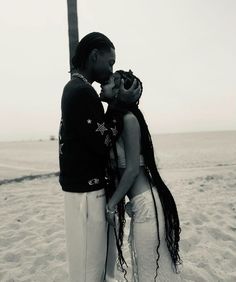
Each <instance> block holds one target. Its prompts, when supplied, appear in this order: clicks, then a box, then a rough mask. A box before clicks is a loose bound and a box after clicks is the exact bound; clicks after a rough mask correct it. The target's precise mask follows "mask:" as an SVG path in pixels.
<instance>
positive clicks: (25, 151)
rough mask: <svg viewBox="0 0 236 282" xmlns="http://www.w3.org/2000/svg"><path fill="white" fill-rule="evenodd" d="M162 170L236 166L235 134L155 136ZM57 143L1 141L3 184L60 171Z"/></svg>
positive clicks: (1, 174) (203, 133)
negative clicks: (7, 181)
mask: <svg viewBox="0 0 236 282" xmlns="http://www.w3.org/2000/svg"><path fill="white" fill-rule="evenodd" d="M152 139H153V144H154V150H155V157H156V161H157V165H158V167H159V168H160V169H163V170H172V169H187V168H203V167H220V166H231V165H236V131H222V132H201V133H181V134H159V135H153V136H152ZM57 144H58V143H57V141H27V142H26V141H24V142H0V181H2V180H4V179H14V178H18V177H22V176H25V175H39V174H47V173H51V172H57V171H58V170H59V167H58V145H57Z"/></svg>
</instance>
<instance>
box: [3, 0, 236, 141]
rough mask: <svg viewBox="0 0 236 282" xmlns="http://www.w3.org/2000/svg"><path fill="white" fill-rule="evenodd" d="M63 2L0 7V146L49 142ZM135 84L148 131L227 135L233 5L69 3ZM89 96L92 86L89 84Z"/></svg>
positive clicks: (64, 42) (63, 47) (63, 45)
mask: <svg viewBox="0 0 236 282" xmlns="http://www.w3.org/2000/svg"><path fill="white" fill-rule="evenodd" d="M66 2H67V1H66V0H40V1H36V0H21V1H19V0H11V1H2V0H1V1H0V34H1V44H0V51H1V52H0V62H1V63H0V141H14V140H39V139H48V138H49V137H50V136H57V134H58V128H59V120H60V100H61V94H62V91H63V87H64V85H65V84H66V83H67V81H68V80H69V79H70V76H69V73H68V71H69V59H68V58H69V48H68V32H67V7H66V5H67V3H66ZM78 17H79V37H80V38H82V37H83V36H84V35H86V34H87V33H89V32H92V31H99V32H102V33H104V34H106V35H107V36H108V37H109V38H110V39H111V41H112V42H113V43H114V45H115V47H116V64H115V66H114V70H116V69H124V70H129V69H132V71H133V72H134V74H136V75H137V76H138V77H139V78H140V79H141V80H142V82H143V87H144V92H143V96H142V98H141V102H140V108H141V110H142V111H143V113H144V115H145V117H146V120H147V122H148V124H149V129H150V131H151V133H153V134H154V133H155V134H161V133H177V132H198V131H219V130H236V79H235V78H236V36H235V34H236V1H235V0H178V1H177V0H148V1H147V0H129V1H128V0H119V1H114V0H99V1H92V0H78ZM95 88H96V89H99V88H98V85H95Z"/></svg>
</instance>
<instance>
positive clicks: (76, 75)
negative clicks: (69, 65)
mask: <svg viewBox="0 0 236 282" xmlns="http://www.w3.org/2000/svg"><path fill="white" fill-rule="evenodd" d="M72 78H81V79H82V80H83V82H85V83H87V84H89V85H91V83H89V82H88V80H87V79H86V78H85V77H84V76H83V75H82V74H81V73H79V72H75V73H73V74H72Z"/></svg>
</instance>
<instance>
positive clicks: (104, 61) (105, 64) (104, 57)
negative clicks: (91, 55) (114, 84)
mask: <svg viewBox="0 0 236 282" xmlns="http://www.w3.org/2000/svg"><path fill="white" fill-rule="evenodd" d="M115 61H116V54H115V50H114V49H112V48H111V49H110V51H98V52H97V58H96V62H95V63H94V67H93V75H94V80H95V81H97V82H98V83H100V84H104V83H105V82H106V81H107V80H108V79H109V78H110V76H111V75H112V74H113V65H114V63H115Z"/></svg>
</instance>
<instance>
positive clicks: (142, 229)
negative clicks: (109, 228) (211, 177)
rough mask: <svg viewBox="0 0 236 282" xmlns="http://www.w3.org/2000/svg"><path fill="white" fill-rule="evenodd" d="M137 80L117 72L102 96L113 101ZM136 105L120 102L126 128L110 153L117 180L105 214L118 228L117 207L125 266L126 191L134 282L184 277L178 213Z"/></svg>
mask: <svg viewBox="0 0 236 282" xmlns="http://www.w3.org/2000/svg"><path fill="white" fill-rule="evenodd" d="M135 78H136V79H137V80H138V81H140V80H139V79H138V78H137V77H135V76H134V75H133V73H132V72H131V71H129V72H124V71H117V72H116V73H115V74H114V75H113V77H111V78H110V80H109V81H108V83H107V84H106V85H104V86H102V92H101V98H102V99H103V100H106V101H107V102H109V101H113V102H114V99H116V98H117V96H118V95H119V88H120V85H121V84H124V86H125V87H127V88H128V87H129V85H130V84H132V82H133V80H134V79H135ZM140 83H141V82H140ZM138 103H139V100H138V101H137V102H136V103H134V104H132V105H126V104H123V105H121V110H122V111H123V113H124V117H123V131H122V134H121V136H120V138H119V139H118V141H117V142H116V146H114V148H113V151H112V152H111V160H112V162H111V167H112V168H113V170H114V169H115V171H116V176H117V179H118V184H117V185H116V186H117V187H116V189H115V191H114V192H113V194H112V195H111V196H110V198H109V200H108V203H107V207H106V217H107V220H108V222H109V224H110V225H113V226H114V225H115V214H116V211H117V209H118V217H119V232H118V234H116V239H117V240H116V244H117V247H118V255H119V261H120V264H121V267H122V269H124V268H123V266H124V264H125V260H124V258H123V255H122V251H121V247H122V243H123V228H124V223H125V220H124V197H125V196H126V195H127V196H128V198H129V199H130V202H129V203H128V204H127V205H126V208H127V211H128V213H129V215H130V216H131V226H130V246H131V255H132V266H133V278H134V281H140V282H150V281H180V277H179V275H176V273H177V272H178V270H177V267H178V265H179V264H180V263H181V260H180V257H179V239H180V238H179V234H180V227H179V218H178V212H177V208H176V205H175V201H174V199H173V197H172V195H171V193H170V191H169V189H168V188H167V187H166V185H165V183H164V182H163V180H162V179H161V177H160V175H159V173H158V170H157V167H156V164H155V158H154V151H153V145H152V140H151V136H150V133H149V130H148V126H147V124H146V122H145V119H144V117H143V115H142V113H141V111H140V110H139V107H138ZM115 230H116V229H115ZM115 233H116V232H115ZM125 274H126V271H125Z"/></svg>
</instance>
